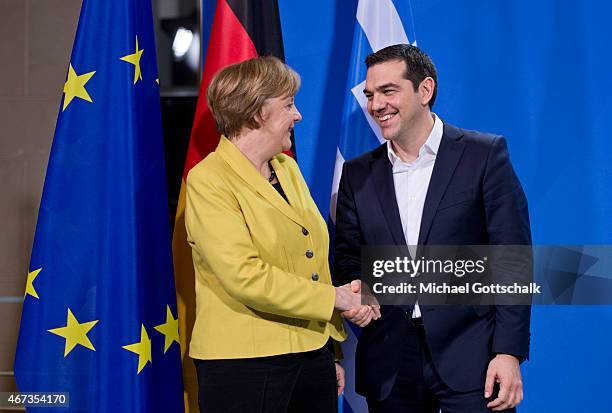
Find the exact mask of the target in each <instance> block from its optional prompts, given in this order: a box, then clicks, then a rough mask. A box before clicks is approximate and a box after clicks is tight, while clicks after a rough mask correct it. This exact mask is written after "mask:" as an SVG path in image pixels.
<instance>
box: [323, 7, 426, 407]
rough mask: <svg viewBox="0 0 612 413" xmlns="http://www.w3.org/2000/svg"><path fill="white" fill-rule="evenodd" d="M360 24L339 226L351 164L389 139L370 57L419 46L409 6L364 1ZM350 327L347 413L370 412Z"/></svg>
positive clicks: (347, 108) (339, 159)
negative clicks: (371, 95)
mask: <svg viewBox="0 0 612 413" xmlns="http://www.w3.org/2000/svg"><path fill="white" fill-rule="evenodd" d="M356 19H357V22H356V24H355V33H354V35H353V48H352V53H351V62H350V68H349V74H348V80H347V86H346V96H345V99H344V108H343V113H342V133H341V135H340V140H339V142H338V148H337V151H336V164H335V167H334V178H333V183H332V194H331V203H330V215H331V220H332V222H333V223H334V224H335V222H336V200H337V197H338V185H339V183H340V176H341V174H342V165H343V164H344V161H345V160H349V159H352V158H354V157H356V156H358V155H360V154H362V153H364V152H367V151H370V150H372V149H374V148H375V147H376V146H378V145H380V144H381V143H382V142H383V141H384V139H383V138H382V136H381V135H380V130H379V128H378V126H377V125H376V124H375V122H374V120H373V119H372V118H371V116H370V115H369V114H368V111H367V99H366V97H365V95H364V94H363V89H364V87H365V78H366V65H365V59H366V57H367V56H368V55H369V54H370V53H373V52H375V51H378V50H380V49H382V48H384V47H387V46H390V45H393V44H398V43H411V44H414V45H416V36H415V34H414V25H413V22H412V10H411V5H410V2H409V1H395V2H393V1H391V0H359V4H358V6H357V15H356ZM347 324H349V327H350V328H348V329H347V330H348V331H349V337H348V339H347V340H346V341H345V342H344V343H343V350H344V355H345V359H344V361H343V365H344V368H345V370H346V388H345V392H344V401H343V405H342V407H343V411H344V412H355V413H361V412H367V411H368V410H367V405H366V403H365V399H364V398H363V397H361V396H359V395H358V394H356V393H355V371H354V365H355V363H354V356H355V346H356V344H357V338H358V337H359V328H357V327H355V326H354V325H352V324H350V323H347Z"/></svg>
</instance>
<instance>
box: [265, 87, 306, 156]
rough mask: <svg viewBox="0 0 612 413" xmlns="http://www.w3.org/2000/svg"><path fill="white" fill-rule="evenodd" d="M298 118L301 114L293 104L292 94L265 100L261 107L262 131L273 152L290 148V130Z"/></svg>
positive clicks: (300, 118) (300, 117) (299, 118)
mask: <svg viewBox="0 0 612 413" xmlns="http://www.w3.org/2000/svg"><path fill="white" fill-rule="evenodd" d="M300 120H302V115H301V114H300V112H299V111H298V109H297V107H296V106H295V103H294V101H293V96H286V97H276V98H270V99H268V100H266V103H265V104H264V106H263V107H262V109H261V123H262V132H264V133H265V135H266V140H267V142H268V143H269V144H270V146H271V147H272V148H273V150H274V154H277V153H280V152H282V151H286V150H289V149H291V131H293V126H294V124H295V123H296V122H299V121H300Z"/></svg>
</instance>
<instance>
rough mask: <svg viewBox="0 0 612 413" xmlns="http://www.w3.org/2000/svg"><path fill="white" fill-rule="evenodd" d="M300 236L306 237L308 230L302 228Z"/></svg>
mask: <svg viewBox="0 0 612 413" xmlns="http://www.w3.org/2000/svg"><path fill="white" fill-rule="evenodd" d="M302 234H304V235H308V230H307V229H306V228H304V227H302Z"/></svg>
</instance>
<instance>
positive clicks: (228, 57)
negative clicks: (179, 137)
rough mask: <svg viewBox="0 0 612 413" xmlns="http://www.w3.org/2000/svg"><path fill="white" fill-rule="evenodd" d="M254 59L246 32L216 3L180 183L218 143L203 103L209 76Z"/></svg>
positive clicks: (223, 5)
mask: <svg viewBox="0 0 612 413" xmlns="http://www.w3.org/2000/svg"><path fill="white" fill-rule="evenodd" d="M253 57H257V49H255V45H254V44H253V41H252V40H251V38H250V37H249V35H248V33H247V32H246V30H245V29H244V27H243V26H242V24H241V23H240V21H239V20H238V18H237V17H236V15H235V14H234V12H233V11H232V9H231V8H230V7H229V5H228V4H227V2H226V1H225V0H219V1H218V2H217V8H216V10H215V16H214V18H213V24H212V28H211V34H210V42H209V46H208V54H207V56H206V62H205V64H204V73H203V75H202V83H201V86H200V96H199V98H198V104H197V106H196V112H195V117H194V119H193V127H192V129H191V137H190V139H189V148H188V149H187V158H186V160H185V170H184V171H183V180H186V179H187V174H188V173H189V171H190V170H191V168H193V167H194V166H195V165H196V164H197V163H198V162H200V161H201V160H202V159H204V158H205V157H206V155H208V154H209V153H210V152H212V151H214V150H215V148H216V147H217V144H218V143H219V134H218V132H217V126H216V124H215V120H214V119H213V117H212V114H211V112H210V109H209V108H208V103H207V102H206V89H207V88H208V85H209V84H210V81H211V80H212V77H213V76H214V75H215V74H216V73H217V72H218V71H219V70H221V69H223V68H224V67H226V66H229V65H231V64H234V63H240V62H242V61H243V60H247V59H250V58H253Z"/></svg>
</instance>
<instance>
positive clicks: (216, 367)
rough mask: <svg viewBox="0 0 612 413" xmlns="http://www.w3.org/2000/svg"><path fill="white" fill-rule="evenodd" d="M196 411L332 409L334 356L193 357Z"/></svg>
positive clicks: (269, 412) (313, 353)
mask: <svg viewBox="0 0 612 413" xmlns="http://www.w3.org/2000/svg"><path fill="white" fill-rule="evenodd" d="M194 361H195V364H196V370H197V373H198V385H199V395H198V396H199V405H200V413H225V412H240V413H300V412H304V413H306V412H308V413H312V412H321V413H335V412H337V410H338V393H337V387H336V369H335V367H334V356H333V355H332V353H331V352H329V350H327V349H326V348H325V347H324V348H322V349H319V350H315V351H309V352H305V353H295V354H283V355H278V356H271V357H258V358H249V359H232V360H194Z"/></svg>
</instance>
